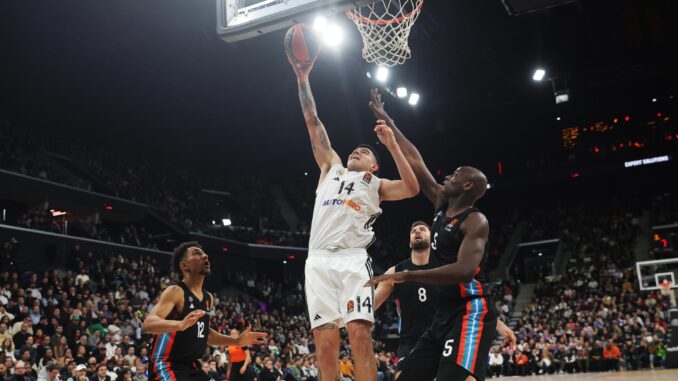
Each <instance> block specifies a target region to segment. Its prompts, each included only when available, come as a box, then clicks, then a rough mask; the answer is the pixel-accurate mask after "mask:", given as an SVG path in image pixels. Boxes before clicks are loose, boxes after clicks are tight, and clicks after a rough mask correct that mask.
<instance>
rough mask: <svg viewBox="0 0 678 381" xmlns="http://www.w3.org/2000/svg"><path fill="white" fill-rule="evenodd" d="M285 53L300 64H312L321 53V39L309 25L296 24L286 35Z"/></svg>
mask: <svg viewBox="0 0 678 381" xmlns="http://www.w3.org/2000/svg"><path fill="white" fill-rule="evenodd" d="M285 53H287V55H288V56H289V57H291V58H292V60H294V61H295V62H297V63H299V64H302V65H307V64H310V63H312V62H313V61H315V59H316V58H318V54H319V53H320V38H319V36H318V34H317V33H316V32H315V31H314V30H313V29H312V28H311V27H310V26H309V25H306V24H296V25H294V26H293V27H291V28H290V29H288V30H287V33H286V34H285Z"/></svg>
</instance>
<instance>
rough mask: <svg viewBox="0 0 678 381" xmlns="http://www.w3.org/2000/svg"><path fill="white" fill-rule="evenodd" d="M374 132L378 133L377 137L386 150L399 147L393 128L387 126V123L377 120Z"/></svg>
mask: <svg viewBox="0 0 678 381" xmlns="http://www.w3.org/2000/svg"><path fill="white" fill-rule="evenodd" d="M374 132H376V133H377V137H378V138H379V141H380V142H381V144H383V145H385V146H386V148H393V147H394V146H396V145H397V143H396V138H395V135H394V134H393V130H392V129H391V127H389V126H387V125H386V122H385V121H383V120H381V119H380V120H377V125H376V126H375V127H374Z"/></svg>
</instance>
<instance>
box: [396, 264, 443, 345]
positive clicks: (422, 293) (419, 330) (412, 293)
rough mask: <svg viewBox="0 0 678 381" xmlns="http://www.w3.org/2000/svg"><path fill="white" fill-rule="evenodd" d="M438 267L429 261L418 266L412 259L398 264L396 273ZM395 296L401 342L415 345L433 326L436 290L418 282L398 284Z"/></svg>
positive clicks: (431, 286) (429, 285)
mask: <svg viewBox="0 0 678 381" xmlns="http://www.w3.org/2000/svg"><path fill="white" fill-rule="evenodd" d="M436 267H437V266H436V265H435V264H433V263H432V262H430V261H429V263H428V264H425V265H423V266H417V265H415V264H414V263H412V259H411V258H410V259H407V260H405V261H402V262H400V263H398V264H397V265H396V267H395V270H396V272H400V271H417V270H427V269H433V268H436ZM393 296H394V297H395V300H396V305H397V307H398V317H399V321H398V333H399V334H400V340H401V341H411V342H413V344H414V343H415V342H416V341H417V340H418V339H419V337H421V335H422V334H423V333H424V331H426V329H427V328H428V327H429V326H430V325H431V321H432V320H433V315H435V313H436V305H437V304H436V289H435V286H434V285H432V284H427V283H418V282H404V283H396V284H395V285H394V288H393Z"/></svg>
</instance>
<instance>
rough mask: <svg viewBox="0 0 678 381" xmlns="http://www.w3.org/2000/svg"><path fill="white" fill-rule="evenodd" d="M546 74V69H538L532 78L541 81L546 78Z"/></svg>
mask: <svg viewBox="0 0 678 381" xmlns="http://www.w3.org/2000/svg"><path fill="white" fill-rule="evenodd" d="M545 75H546V71H545V70H544V69H537V70H536V71H535V72H534V75H533V76H532V79H534V80H535V81H541V80H542V79H544V76H545Z"/></svg>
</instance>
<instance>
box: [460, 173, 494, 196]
mask: <svg viewBox="0 0 678 381" xmlns="http://www.w3.org/2000/svg"><path fill="white" fill-rule="evenodd" d="M460 169H461V175H462V177H463V179H464V181H466V182H469V183H471V184H472V187H471V188H470V189H468V190H467V192H468V193H469V194H470V195H471V196H473V200H474V201H475V200H478V199H480V198H481V197H483V195H485V192H486V191H487V176H485V174H484V173H483V172H482V171H481V170H480V169H478V168H475V167H468V166H465V167H461V168H460Z"/></svg>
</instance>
